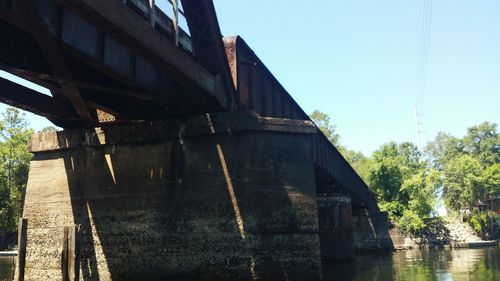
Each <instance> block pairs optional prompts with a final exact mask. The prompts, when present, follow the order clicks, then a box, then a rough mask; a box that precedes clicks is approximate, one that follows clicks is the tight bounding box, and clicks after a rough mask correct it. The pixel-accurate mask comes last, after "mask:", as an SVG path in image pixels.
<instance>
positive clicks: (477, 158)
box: [311, 110, 500, 232]
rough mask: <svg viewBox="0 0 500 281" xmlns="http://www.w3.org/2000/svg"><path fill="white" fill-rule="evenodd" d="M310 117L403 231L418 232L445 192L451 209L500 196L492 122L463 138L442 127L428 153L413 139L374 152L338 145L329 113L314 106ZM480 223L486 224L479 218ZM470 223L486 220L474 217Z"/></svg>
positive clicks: (498, 150)
mask: <svg viewBox="0 0 500 281" xmlns="http://www.w3.org/2000/svg"><path fill="white" fill-rule="evenodd" d="M311 119H312V120H313V121H314V122H315V123H316V124H317V125H318V127H319V128H320V129H321V131H323V132H324V133H325V135H326V136H327V137H328V138H329V139H330V141H331V142H332V143H334V144H335V145H336V146H337V147H338V149H339V151H340V152H341V153H342V155H343V156H344V158H345V159H346V160H347V161H348V162H349V163H350V164H351V166H352V167H353V168H354V169H355V171H356V172H357V173H358V174H359V175H360V176H361V177H362V178H363V180H364V181H365V182H366V183H367V184H368V185H369V186H370V188H371V189H372V190H373V191H374V192H375V193H376V194H377V197H378V202H379V206H380V209H381V210H382V211H386V212H387V213H388V214H389V217H390V219H391V220H392V221H393V222H395V224H396V225H397V226H398V227H399V228H401V229H402V230H404V231H408V232H418V231H420V230H421V229H422V227H425V223H424V222H425V221H427V218H429V217H432V216H433V215H434V214H435V209H436V206H437V204H438V201H439V199H440V196H442V198H443V199H444V201H445V205H446V206H447V208H448V211H449V212H450V213H458V212H459V210H460V209H462V208H469V209H470V210H472V211H476V212H477V211H478V210H477V206H478V203H480V202H484V201H486V200H487V199H489V198H490V197H491V196H494V195H496V196H500V135H499V134H498V131H497V125H496V124H493V123H489V122H483V123H482V124H479V125H476V126H472V127H470V128H469V129H468V130H467V134H466V135H465V136H464V137H463V138H456V137H453V136H451V135H450V134H447V133H443V132H440V133H438V134H437V136H436V137H435V139H434V140H433V141H432V142H430V143H428V144H427V146H426V149H425V154H422V153H421V152H420V151H419V150H418V149H417V147H416V146H415V145H414V144H412V143H410V142H403V143H395V142H388V143H386V144H384V145H382V146H381V147H380V148H379V149H378V150H376V151H375V152H373V154H372V156H371V157H366V156H364V155H363V154H362V153H359V152H355V151H352V150H349V149H346V148H344V147H341V146H339V144H338V140H339V136H338V134H336V133H335V126H334V125H332V124H330V117H329V116H328V115H326V114H325V113H323V112H320V111H317V110H316V111H314V112H313V113H312V114H311ZM479 222H481V223H479ZM471 224H474V225H475V227H476V228H477V227H478V225H480V224H482V225H486V224H487V222H485V221H484V219H483V218H480V216H479V215H478V217H472V218H471Z"/></svg>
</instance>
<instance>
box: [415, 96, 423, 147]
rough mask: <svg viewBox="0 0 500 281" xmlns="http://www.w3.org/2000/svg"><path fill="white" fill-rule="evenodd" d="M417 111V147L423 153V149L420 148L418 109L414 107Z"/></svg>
mask: <svg viewBox="0 0 500 281" xmlns="http://www.w3.org/2000/svg"><path fill="white" fill-rule="evenodd" d="M414 109H415V127H416V129H417V147H418V150H419V151H422V147H421V146H420V122H419V121H418V109H417V105H416V104H415V105H414Z"/></svg>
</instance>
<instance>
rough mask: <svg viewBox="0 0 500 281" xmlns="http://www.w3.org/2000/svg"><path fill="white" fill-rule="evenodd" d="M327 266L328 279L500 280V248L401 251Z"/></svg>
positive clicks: (373, 280) (368, 280)
mask: <svg viewBox="0 0 500 281" xmlns="http://www.w3.org/2000/svg"><path fill="white" fill-rule="evenodd" d="M327 268H328V270H326V271H325V272H324V275H325V277H326V279H327V280H345V281H390V280H397V281H490V280H491V281H496V280H500V250H499V249H498V248H486V249H461V250H411V251H400V252H395V253H393V254H392V255H389V256H381V257H376V256H361V257H357V258H356V259H355V260H353V261H351V262H349V261H344V262H336V263H331V264H329V265H328V266H327Z"/></svg>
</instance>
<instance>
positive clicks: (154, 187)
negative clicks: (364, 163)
mask: <svg viewBox="0 0 500 281" xmlns="http://www.w3.org/2000/svg"><path fill="white" fill-rule="evenodd" d="M314 132H316V128H315V127H314V125H313V124H312V123H310V122H308V121H297V120H284V119H272V118H260V117H257V116H254V115H252V114H248V113H242V112H238V113H219V114H212V115H203V116H196V117H189V118H181V119H175V120H174V119H172V120H168V121H161V122H143V123H137V124H132V125H115V126H111V127H103V128H99V129H88V130H69V131H63V132H57V133H56V132H52V133H45V134H39V135H34V136H33V138H32V141H31V144H30V149H31V151H32V152H33V153H34V158H33V160H32V162H31V167H30V174H29V180H28V187H27V191H26V200H25V208H24V214H23V217H24V218H26V219H28V221H29V227H28V233H27V256H26V269H25V275H26V279H25V280H37V281H38V280H62V274H63V272H64V264H63V263H62V262H61V259H62V254H61V253H62V250H63V241H62V239H63V233H64V228H65V227H67V226H73V225H76V228H77V230H78V240H79V263H78V264H77V271H78V273H79V280H85V281H87V280H101V281H103V280H256V279H258V280H311V281H312V280H321V276H322V273H321V272H322V269H321V258H322V251H323V255H324V253H325V250H324V249H330V250H332V251H335V243H337V242H338V241H336V238H335V237H336V236H335V235H337V236H338V235H340V234H338V233H335V234H331V233H330V234H328V235H327V236H328V237H327V240H325V241H328V243H333V244H330V245H329V246H325V244H323V245H321V246H320V239H321V240H323V239H324V237H323V238H322V235H323V236H324V233H322V231H321V229H320V222H319V219H318V196H317V194H316V192H317V190H316V184H315V170H314V162H313V158H312V155H311V150H312V149H311V138H310V136H311V134H313V133H314ZM340 199H342V198H340ZM340 199H339V198H336V199H335V200H337V201H338V202H341V205H339V206H343V207H345V206H344V205H345V204H346V202H347V201H342V200H340ZM344 199H345V198H344ZM321 200H323V199H319V201H321ZM335 200H334V201H335ZM339 200H340V201H339ZM326 201H328V200H326ZM326 201H325V202H326ZM330 201H331V200H330ZM342 204H343V205H342ZM320 205H321V203H320ZM332 206H333V205H331V204H330V203H328V202H327V203H325V204H323V205H321V208H323V210H327V209H328V208H330V209H331V208H332ZM335 206H337V205H335ZM349 206H350V205H349ZM325 208H326V209H325ZM344 209H345V208H344ZM332 210H333V209H332ZM340 216H341V217H342V218H343V220H342V222H341V223H340V225H336V226H335V227H336V228H337V229H339V227H344V229H345V233H346V234H345V235H348V236H349V235H350V236H349V237H352V238H350V239H352V245H353V248H352V249H354V245H356V244H355V243H356V242H355V241H356V237H357V236H356V222H355V220H356V219H355V217H351V214H350V212H348V213H340ZM351 219H352V220H354V221H353V223H352V226H351V227H349V225H348V223H350V222H351ZM345 235H344V236H345ZM349 251H351V248H349ZM332 254H335V253H334V252H332Z"/></svg>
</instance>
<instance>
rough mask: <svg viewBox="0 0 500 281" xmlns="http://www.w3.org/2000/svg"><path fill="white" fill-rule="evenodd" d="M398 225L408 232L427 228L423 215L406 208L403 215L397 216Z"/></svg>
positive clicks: (416, 231)
mask: <svg viewBox="0 0 500 281" xmlns="http://www.w3.org/2000/svg"><path fill="white" fill-rule="evenodd" d="M396 226H397V227H398V228H399V229H401V230H403V231H404V232H406V233H418V232H420V231H421V230H422V229H424V228H425V223H424V221H423V219H422V217H421V216H419V215H418V214H417V213H416V212H414V211H413V210H409V209H408V210H405V211H404V212H403V214H402V216H401V217H399V218H397V220H396Z"/></svg>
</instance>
